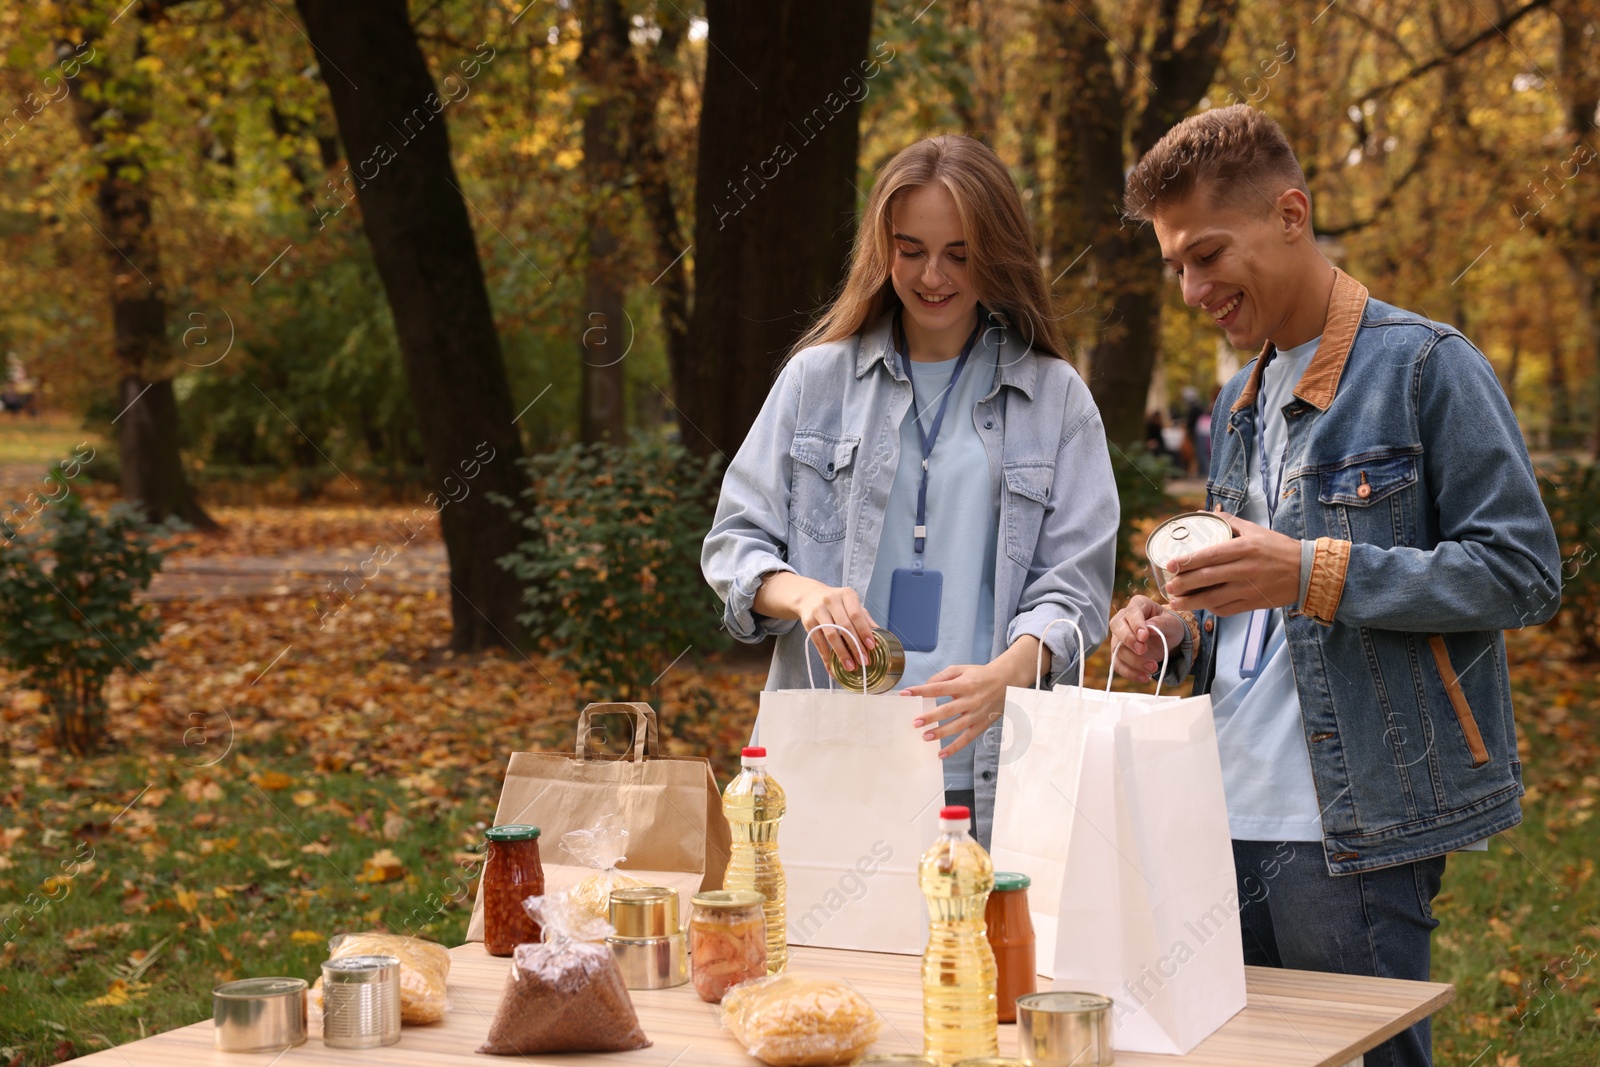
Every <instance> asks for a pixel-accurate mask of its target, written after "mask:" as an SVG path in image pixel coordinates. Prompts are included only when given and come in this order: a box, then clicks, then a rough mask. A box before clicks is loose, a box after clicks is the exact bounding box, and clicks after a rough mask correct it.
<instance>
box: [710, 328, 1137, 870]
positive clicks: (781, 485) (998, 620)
mask: <svg viewBox="0 0 1600 1067" xmlns="http://www.w3.org/2000/svg"><path fill="white" fill-rule="evenodd" d="M889 327H890V320H889V317H888V316H885V317H884V318H883V319H882V320H881V321H879V322H878V324H877V325H876V326H874V327H873V328H871V329H869V330H867V331H866V332H865V333H863V334H861V335H859V336H856V337H851V338H848V339H846V340H844V341H837V342H832V343H828V344H822V345H817V346H816V347H814V348H808V349H806V350H805V351H803V352H800V353H798V354H796V355H795V357H794V358H793V359H791V360H790V361H789V362H788V363H787V364H786V365H785V366H784V368H783V370H782V371H781V372H780V373H779V374H778V379H777V381H776V382H775V383H774V384H773V386H772V391H771V392H770V393H769V394H768V395H767V400H766V403H765V404H763V405H762V407H761V413H760V414H759V415H758V416H756V420H755V424H754V425H753V426H752V427H751V428H750V434H749V436H748V437H746V438H745V441H744V444H743V445H742V446H741V447H740V449H739V454H738V455H736V456H735V457H734V458H733V462H732V463H731V464H729V466H728V469H727V472H726V474H725V475H724V476H723V479H722V496H721V499H720V500H719V501H718V503H717V515H716V520H715V522H714V523H713V525H712V527H711V532H710V533H709V534H708V535H707V536H706V539H705V545H704V547H703V549H702V552H701V556H700V566H701V569H702V570H703V571H704V573H705V576H706V581H708V582H710V583H711V586H712V588H713V589H715V590H716V593H717V596H718V597H720V598H721V599H722V601H723V603H724V605H725V610H724V612H723V624H724V625H725V626H726V627H727V629H728V632H729V633H731V634H732V635H733V636H734V637H736V638H738V639H739V640H741V641H747V642H756V641H760V640H761V639H762V638H764V637H766V636H767V635H768V634H777V635H779V636H778V640H777V645H776V647H775V648H774V650H773V654H772V668H771V670H770V671H769V672H768V674H767V686H766V687H767V688H768V689H804V688H807V687H808V686H809V685H810V682H809V681H808V677H807V673H806V656H807V655H808V651H807V650H808V649H810V647H811V646H810V645H809V643H808V642H807V641H806V639H805V635H804V633H802V632H801V631H800V629H799V628H798V626H797V623H796V621H795V620H794V619H771V618H767V617H765V616H762V615H757V614H755V612H754V611H753V610H752V604H753V602H754V599H755V595H756V590H757V589H758V588H759V587H760V585H761V580H762V576H763V575H765V574H767V573H769V572H772V571H796V572H798V573H800V574H801V575H804V576H805V577H807V578H813V579H815V580H817V581H819V582H824V583H826V584H828V585H831V586H849V587H850V588H852V589H854V590H856V591H857V592H858V593H865V591H866V589H867V586H868V584H869V583H870V582H871V581H872V569H873V564H874V562H875V560H876V557H877V554H878V538H879V536H880V535H881V533H882V531H883V517H884V510H885V507H886V505H887V503H888V500H889V489H890V487H891V486H892V485H893V484H894V475H895V469H896V467H897V466H898V465H899V462H900V426H901V423H902V422H904V420H905V416H906V412H907V410H908V409H909V408H910V406H911V383H910V382H909V381H908V380H907V379H906V376H905V374H904V373H903V372H901V371H900V370H899V369H898V367H897V365H896V361H895V357H894V348H893V345H892V344H891V343H890V337H889ZM986 343H990V344H996V343H997V344H998V345H999V350H998V353H997V359H996V362H997V363H998V365H999V371H998V373H997V374H996V376H995V383H994V385H993V387H992V388H991V389H990V390H989V391H988V393H987V394H986V395H985V396H984V397H983V398H982V399H981V400H979V402H978V404H977V405H976V407H975V408H974V410H973V422H974V425H975V427H976V429H977V431H978V434H979V436H980V437H981V438H982V439H983V444H984V448H985V450H986V451H987V452H988V455H989V474H990V485H991V488H992V493H993V496H992V501H993V503H994V505H995V506H996V510H997V512H998V514H999V516H1000V520H999V521H1000V538H999V540H1000V544H1001V545H1003V546H1004V551H1003V552H998V553H996V558H995V582H994V593H995V596H994V607H995V619H994V648H993V652H992V653H991V657H990V658H991V659H992V658H993V657H994V656H998V655H999V654H1000V653H1002V652H1004V651H1005V650H1006V649H1007V648H1008V647H1009V646H1010V645H1011V644H1012V643H1013V642H1014V641H1016V640H1017V638H1018V637H1020V636H1021V635H1023V634H1032V635H1034V636H1036V637H1037V636H1039V635H1040V634H1042V633H1043V632H1044V629H1045V626H1046V625H1047V624H1048V623H1050V622H1051V621H1053V620H1055V619H1063V618H1064V619H1071V620H1072V621H1074V622H1076V623H1077V624H1078V625H1079V626H1080V627H1082V629H1083V636H1084V640H1085V641H1087V642H1089V647H1090V649H1093V648H1094V646H1095V645H1097V644H1098V643H1099V642H1100V641H1101V640H1102V639H1103V638H1104V637H1105V634H1106V630H1107V621H1108V620H1107V616H1108V612H1109V608H1110V603H1111V585H1112V572H1113V569H1114V566H1115V561H1116V560H1115V557H1116V534H1117V523H1118V519H1119V514H1120V512H1119V506H1118V503H1117V489H1116V483H1115V481H1114V480H1113V478H1112V474H1111V461H1110V456H1109V454H1108V452H1107V450H1106V438H1105V430H1104V428H1103V426H1102V425H1101V422H1100V412H1099V410H1098V409H1097V408H1096V407H1095V404H1094V401H1093V399H1092V398H1091V397H1090V395H1089V388H1088V386H1086V385H1085V384H1084V383H1083V380H1082V379H1081V378H1079V377H1078V374H1077V372H1076V371H1075V370H1073V368H1072V366H1071V364H1069V363H1068V362H1067V361H1066V360H1063V359H1056V358H1055V357H1053V356H1042V357H1041V356H1038V355H1035V354H1034V353H1033V351H1032V350H1031V349H1027V348H1025V347H1023V346H1021V345H1020V344H1019V343H1018V342H1017V341H1016V339H1015V338H1014V337H1012V336H1010V334H1009V332H1008V331H1006V330H1003V329H1001V328H1000V327H991V329H990V331H988V332H987V335H986ZM877 621H878V623H879V624H880V625H881V624H882V623H883V620H882V619H879V620H877ZM1045 642H1046V645H1047V646H1048V647H1049V649H1050V652H1051V662H1052V676H1054V675H1064V674H1065V672H1066V670H1067V669H1068V667H1069V666H1071V665H1072V664H1074V663H1076V660H1077V656H1078V651H1077V639H1076V638H1075V637H1074V636H1073V635H1072V630H1071V627H1068V626H1057V627H1055V628H1054V629H1052V630H1051V631H1050V632H1049V634H1048V635H1046V637H1045ZM809 655H810V657H811V660H812V666H813V668H814V669H815V670H816V678H817V682H818V684H819V685H824V686H825V685H827V684H828V675H827V671H826V670H825V669H824V668H823V667H822V664H821V659H820V657H818V656H817V655H816V653H815V651H811V652H809ZM1045 684H1046V685H1048V684H1050V679H1048V678H1047V679H1046V681H1045ZM907 728H908V729H909V728H910V727H909V724H908V726H907ZM1000 728H1001V724H1000V723H999V722H996V723H995V724H994V725H993V726H992V727H991V728H990V729H989V730H988V731H987V732H986V733H985V734H984V736H983V737H981V738H980V739H979V740H978V741H977V742H975V744H976V745H977V746H978V748H977V752H976V753H975V754H974V766H973V779H974V785H975V791H976V793H977V810H976V811H975V812H974V813H973V814H974V819H973V824H974V828H975V833H976V835H977V837H978V840H979V841H980V842H981V843H983V845H984V846H985V847H987V846H988V841H989V828H990V825H991V822H992V819H993V813H994V795H995V784H996V776H997V774H998V773H999V765H1000V762H1001V754H1000ZM931 743H932V742H930V744H931Z"/></svg>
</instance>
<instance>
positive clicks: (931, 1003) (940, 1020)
mask: <svg viewBox="0 0 1600 1067" xmlns="http://www.w3.org/2000/svg"><path fill="white" fill-rule="evenodd" d="M971 825H972V813H971V812H970V811H968V810H967V809H966V808H964V807H948V808H944V809H943V810H941V811H940V812H939V839H938V840H937V841H935V842H934V843H933V847H932V848H930V849H928V851H926V852H924V853H923V854H922V862H921V864H920V865H919V867H918V871H917V878H918V881H919V882H920V883H921V885H922V895H923V896H924V897H926V898H927V900H928V917H929V919H930V923H929V930H928V947H927V949H926V950H925V951H924V952H923V953H922V1051H923V1053H924V1055H926V1056H928V1057H929V1058H930V1059H934V1060H937V1061H938V1062H939V1063H940V1064H945V1065H948V1064H952V1063H955V1062H956V1061H957V1060H963V1059H967V1058H968V1057H973V1056H994V1055H997V1054H998V1052H999V1023H998V1020H997V1018H996V1001H995V965H994V952H993V950H992V949H990V947H989V939H988V937H987V936H985V932H984V923H983V912H984V907H985V905H987V904H988V902H989V891H990V890H991V889H993V888H994V864H993V862H991V861H990V859H989V854H988V853H987V852H985V851H984V850H983V848H982V846H980V845H979V844H978V843H977V842H976V841H974V840H972V838H971V837H969V836H967V828H968V827H969V826H971Z"/></svg>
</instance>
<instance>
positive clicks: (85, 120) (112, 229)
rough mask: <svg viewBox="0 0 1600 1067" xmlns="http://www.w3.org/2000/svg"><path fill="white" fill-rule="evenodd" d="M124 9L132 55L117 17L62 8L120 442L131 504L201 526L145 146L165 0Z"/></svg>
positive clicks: (87, 1) (84, 4)
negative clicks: (122, 46)
mask: <svg viewBox="0 0 1600 1067" xmlns="http://www.w3.org/2000/svg"><path fill="white" fill-rule="evenodd" d="M124 13H125V14H127V15H129V16H130V17H131V18H132V19H133V20H134V27H135V28H134V32H133V34H132V38H133V40H132V45H131V55H119V54H116V52H114V51H113V46H112V43H111V41H110V39H109V37H108V31H109V30H110V28H111V24H112V23H113V22H115V21H117V19H116V18H113V17H111V16H110V14H109V13H108V12H107V11H106V10H104V9H103V7H102V5H100V4H97V3H95V2H94V0H78V2H74V3H72V4H69V5H66V6H64V7H63V8H62V14H63V16H65V18H66V22H65V24H64V25H63V26H62V29H61V34H60V38H59V40H60V43H59V45H58V47H57V54H58V55H59V56H61V57H62V59H63V60H64V61H66V62H70V63H72V64H73V66H74V67H75V68H77V67H81V74H79V75H78V76H79V77H80V78H81V80H82V87H81V89H80V91H78V92H76V93H72V94H71V97H72V106H73V118H74V120H75V123H76V125H77V128H78V131H79V133H80V134H81V136H82V139H83V144H84V146H85V147H86V148H87V149H88V152H89V156H90V166H89V168H88V174H89V175H90V182H91V188H92V190H93V199H94V209H95V213H96V215H97V216H98V218H99V220H100V224H99V227H98V229H99V231H100V235H101V236H102V237H103V238H104V245H105V248H104V262H105V265H106V270H107V275H108V278H109V280H110V286H109V289H110V296H111V325H112V355H113V357H114V361H115V364H116V367H117V393H118V397H117V407H118V409H119V411H118V414H117V415H116V416H115V418H114V419H113V422H114V423H115V424H116V426H117V443H118V446H119V451H120V453H121V472H120V476H121V481H122V495H123V498H124V499H126V500H128V501H129V502H132V503H134V504H136V505H137V506H138V507H139V508H140V509H141V510H142V511H143V513H144V514H145V516H146V517H147V518H149V519H150V520H152V521H159V520H162V519H165V518H167V517H169V516H176V517H178V518H181V519H183V520H185V521H187V522H189V523H191V524H193V525H195V526H198V527H201V528H212V527H215V526H216V523H215V522H213V521H212V519H211V517H210V516H209V515H208V514H206V512H205V510H204V509H203V508H202V507H201V506H200V504H199V502H198V501H197V500H196V499H195V494H194V490H193V489H192V488H191V486H190V485H189V480H188V478H187V477H186V476H185V475H184V470H183V461H182V457H181V455H180V454H179V449H178V439H179V432H178V401H177V397H176V395H175V394H174V392H173V388H172V377H173V374H174V368H173V360H172V358H171V354H170V352H169V346H168V340H167V293H166V289H165V286H164V285H163V280H162V270H161V255H160V244H159V242H158V240H157V237H156V225H155V192H154V190H153V187H152V185H151V180H150V174H151V164H150V160H149V159H148V158H147V153H146V151H145V149H144V147H143V146H144V145H146V144H148V142H149V141H150V140H151V139H152V138H155V137H158V136H159V134H158V133H157V132H156V131H154V130H153V129H152V128H151V125H150V113H151V93H152V91H153V90H152V85H151V82H152V74H151V71H150V69H149V68H148V67H147V65H146V63H145V60H146V57H147V52H146V34H147V31H148V29H149V27H150V26H151V25H152V24H153V23H155V22H157V21H159V20H161V19H163V18H165V17H166V9H165V6H164V5H163V4H162V3H160V2H159V0H141V2H138V3H136V4H135V5H134V8H133V9H132V10H131V11H129V10H127V9H124Z"/></svg>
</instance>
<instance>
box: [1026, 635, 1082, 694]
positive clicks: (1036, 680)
mask: <svg viewBox="0 0 1600 1067" xmlns="http://www.w3.org/2000/svg"><path fill="white" fill-rule="evenodd" d="M1062 624H1065V625H1067V626H1070V627H1072V632H1073V633H1075V634H1077V635H1078V688H1079V689H1082V688H1083V668H1084V661H1085V660H1087V659H1088V658H1089V657H1088V656H1087V654H1085V652H1084V646H1083V631H1082V630H1080V629H1079V628H1078V624H1077V623H1075V622H1073V621H1072V620H1071V619H1051V620H1050V621H1049V622H1047V623H1045V626H1044V629H1043V630H1042V631H1040V633H1039V651H1038V654H1037V655H1035V656H1034V657H1033V687H1034V688H1035V689H1037V688H1039V685H1040V683H1042V682H1043V681H1044V638H1045V635H1046V634H1048V633H1049V632H1050V627H1052V626H1060V625H1062Z"/></svg>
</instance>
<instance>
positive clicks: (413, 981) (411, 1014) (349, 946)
mask: <svg viewBox="0 0 1600 1067" xmlns="http://www.w3.org/2000/svg"><path fill="white" fill-rule="evenodd" d="M341 956H394V957H396V958H398V959H399V960H400V1021H401V1022H402V1023H411V1024H418V1023H436V1022H438V1021H439V1020H440V1019H443V1018H444V1013H445V1010H446V1008H447V1007H448V1004H447V1003H446V1001H445V983H446V980H447V979H448V978H449V977H450V953H449V952H448V951H446V950H445V947H444V946H443V945H440V944H436V943H435V942H432V941H424V940H423V939H422V938H420V937H407V936H405V935H403V934H385V933H379V932H377V931H372V932H368V933H360V934H335V935H334V936H333V937H331V938H329V939H328V958H329V959H338V958H339V957H341ZM308 1015H309V1016H310V1017H312V1018H314V1019H315V1020H316V1023H313V1024H312V1025H313V1029H314V1028H315V1026H316V1024H317V1023H320V1021H321V1019H322V979H321V978H318V979H317V981H316V984H315V985H313V986H312V987H311V993H310V1011H309V1012H308Z"/></svg>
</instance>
